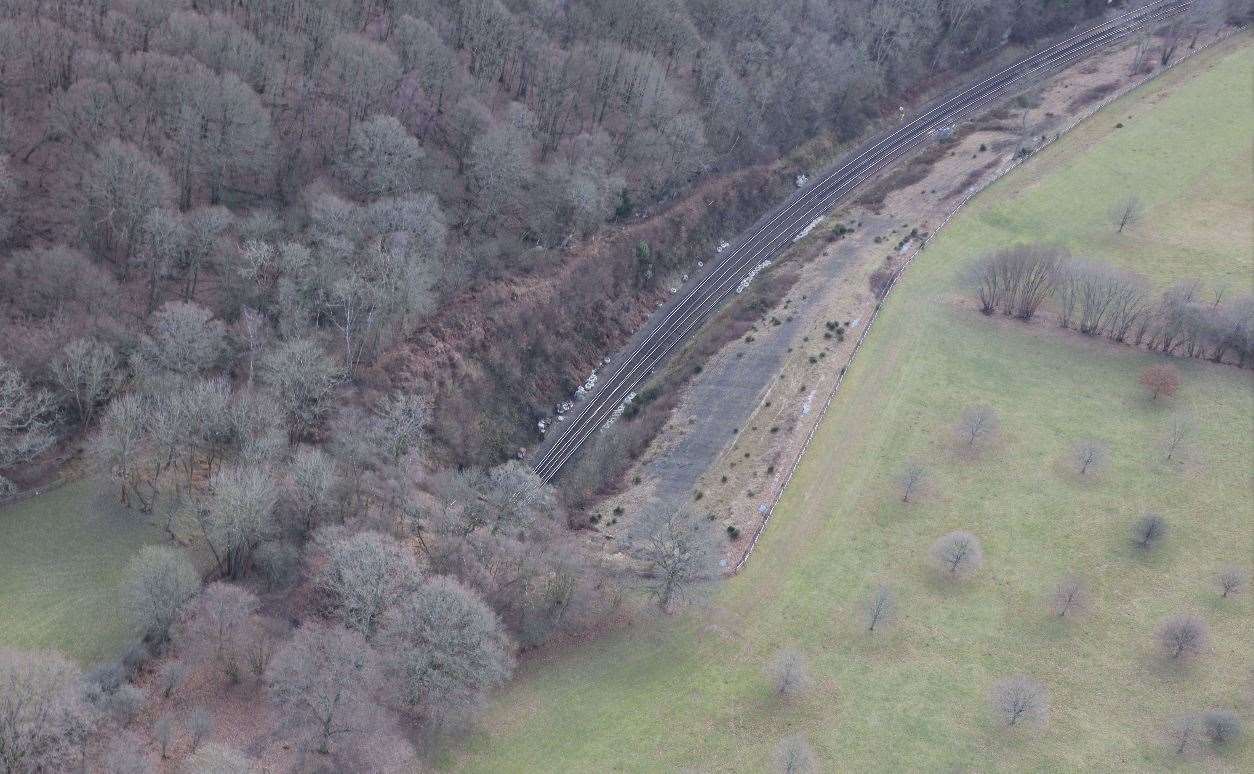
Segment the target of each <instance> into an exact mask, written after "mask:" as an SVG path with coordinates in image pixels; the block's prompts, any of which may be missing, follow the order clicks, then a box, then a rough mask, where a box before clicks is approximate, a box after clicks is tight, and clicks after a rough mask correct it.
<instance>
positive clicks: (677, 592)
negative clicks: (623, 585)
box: [633, 509, 718, 612]
mask: <svg viewBox="0 0 1254 774" xmlns="http://www.w3.org/2000/svg"><path fill="white" fill-rule="evenodd" d="M633 543H634V549H635V553H636V554H637V555H638V556H639V558H640V559H641V560H642V561H643V562H644V568H643V574H644V580H645V588H646V590H647V591H648V593H649V594H650V596H652V597H653V599H654V600H656V602H657V605H658V607H659V608H661V610H662V611H663V612H668V611H670V610H671V608H672V606H673V605H674V603H675V602H676V601H678V600H680V599H682V598H684V597H686V596H689V595H690V594H691V593H692V592H693V591H694V590H695V588H696V587H697V586H699V585H700V584H703V583H709V582H710V581H713V580H715V579H716V578H717V577H718V565H717V560H716V555H717V549H716V548H715V545H716V544H715V537H714V533H713V531H712V530H711V529H710V527H709V522H708V521H707V520H705V519H701V518H698V517H697V516H696V515H695V514H692V513H690V512H688V511H685V510H674V511H672V510H663V509H654V510H650V511H647V512H646V513H645V515H644V516H643V517H642V518H641V520H640V524H639V525H638V526H637V528H636V530H635V539H634V541H633Z"/></svg>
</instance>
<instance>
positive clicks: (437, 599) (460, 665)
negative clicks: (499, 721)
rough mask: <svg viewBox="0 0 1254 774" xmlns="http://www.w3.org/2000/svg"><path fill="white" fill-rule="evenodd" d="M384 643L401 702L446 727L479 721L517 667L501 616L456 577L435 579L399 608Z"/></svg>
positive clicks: (391, 618) (390, 616)
mask: <svg viewBox="0 0 1254 774" xmlns="http://www.w3.org/2000/svg"><path fill="white" fill-rule="evenodd" d="M382 639H383V641H384V642H385V643H386V647H387V660H388V669H389V671H391V672H392V673H393V680H392V684H393V685H394V686H395V689H396V694H397V698H398V699H399V700H400V702H401V704H402V705H404V706H405V707H407V708H409V709H410V710H412V711H416V712H418V713H419V714H420V715H421V716H422V717H423V719H424V720H426V721H427V722H429V723H432V724H433V725H435V726H437V727H441V728H445V729H455V728H458V727H460V726H462V725H464V724H465V723H466V722H467V721H468V720H470V719H472V718H473V717H474V716H475V715H476V714H477V713H478V711H479V709H480V708H481V706H482V705H483V703H484V699H485V697H486V696H487V693H488V691H490V690H492V689H493V688H496V687H498V686H500V685H502V684H503V683H504V682H505V681H506V680H507V679H509V676H510V674H511V673H512V671H513V668H514V659H513V656H512V655H511V652H510V651H511V650H512V643H510V641H509V637H508V636H506V634H505V632H504V630H503V629H502V627H501V622H500V620H499V619H498V618H497V616H496V613H494V612H492V609H491V608H489V607H488V606H487V605H486V604H484V602H483V599H482V598H481V597H480V596H479V595H478V594H476V593H475V592H473V591H471V590H470V589H468V588H466V587H465V586H462V585H461V584H460V583H458V582H457V581H456V580H453V579H452V578H446V577H436V578H432V579H430V580H428V581H427V582H426V583H424V584H422V586H421V587H420V588H419V589H418V590H417V591H416V592H414V593H412V594H410V595H408V596H406V597H405V599H404V600H402V601H401V602H400V604H398V605H397V606H396V607H394V608H393V609H391V610H390V611H389V612H388V615H387V623H386V626H385V629H384V633H383V637H382Z"/></svg>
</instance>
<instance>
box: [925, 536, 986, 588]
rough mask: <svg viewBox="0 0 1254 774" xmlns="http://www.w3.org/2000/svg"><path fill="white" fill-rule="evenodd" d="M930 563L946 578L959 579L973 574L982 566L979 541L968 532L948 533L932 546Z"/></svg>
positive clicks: (982, 556)
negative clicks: (934, 564)
mask: <svg viewBox="0 0 1254 774" xmlns="http://www.w3.org/2000/svg"><path fill="white" fill-rule="evenodd" d="M931 556H932V561H933V562H935V563H936V566H937V568H938V569H939V570H940V571H941V573H942V574H943V575H944V576H945V577H946V578H951V579H961V578H968V577H970V576H972V575H974V574H975V572H976V571H977V570H979V569H980V566H981V565H983V564H984V550H983V548H982V547H981V546H980V539H979V538H977V537H976V536H975V535H973V534H971V533H970V532H963V531H957V532H950V533H948V534H946V535H942V536H941V537H940V538H938V539H937V540H936V542H935V543H933V544H932V550H931Z"/></svg>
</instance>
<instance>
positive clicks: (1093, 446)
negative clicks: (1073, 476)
mask: <svg viewBox="0 0 1254 774" xmlns="http://www.w3.org/2000/svg"><path fill="white" fill-rule="evenodd" d="M1072 454H1073V455H1074V458H1075V465H1076V472H1078V473H1079V474H1080V475H1082V476H1087V475H1089V474H1091V473H1096V472H1097V471H1098V470H1101V469H1102V468H1103V467H1105V465H1106V461H1107V460H1108V459H1109V457H1110V450H1109V449H1108V447H1107V446H1106V444H1104V443H1102V442H1101V441H1097V440H1094V439H1092V438H1086V439H1084V440H1082V441H1080V442H1079V443H1077V444H1076V445H1075V448H1074V449H1073V451H1072Z"/></svg>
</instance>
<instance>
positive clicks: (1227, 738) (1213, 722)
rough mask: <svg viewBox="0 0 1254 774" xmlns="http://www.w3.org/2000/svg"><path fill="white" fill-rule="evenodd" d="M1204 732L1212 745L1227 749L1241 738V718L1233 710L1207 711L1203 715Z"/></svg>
mask: <svg viewBox="0 0 1254 774" xmlns="http://www.w3.org/2000/svg"><path fill="white" fill-rule="evenodd" d="M1202 730H1203V731H1204V732H1205V734H1206V738H1207V739H1209V740H1210V741H1211V743H1212V744H1214V745H1216V746H1217V747H1225V746H1227V745H1230V744H1232V743H1233V742H1235V741H1236V740H1238V739H1240V738H1241V717H1240V716H1239V715H1237V713H1235V712H1233V711H1232V710H1226V709H1213V710H1207V711H1206V712H1203V713H1202Z"/></svg>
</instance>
